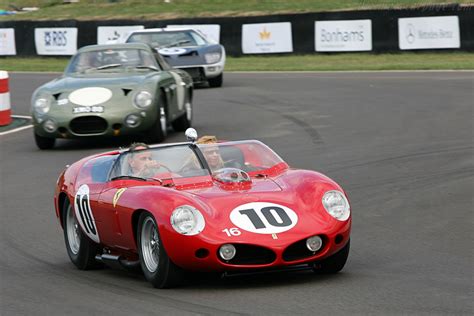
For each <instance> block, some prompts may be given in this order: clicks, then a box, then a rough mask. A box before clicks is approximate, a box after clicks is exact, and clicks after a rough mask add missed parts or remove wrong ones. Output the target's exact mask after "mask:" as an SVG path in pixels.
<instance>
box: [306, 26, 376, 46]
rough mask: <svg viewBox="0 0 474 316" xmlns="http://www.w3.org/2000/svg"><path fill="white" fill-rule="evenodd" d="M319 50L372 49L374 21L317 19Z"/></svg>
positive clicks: (316, 39) (316, 35)
mask: <svg viewBox="0 0 474 316" xmlns="http://www.w3.org/2000/svg"><path fill="white" fill-rule="evenodd" d="M314 28H315V39H314V44H315V50H316V51H317V52H349V51H352V52H354V51H371V50H372V21H371V20H346V21H316V22H315V23H314Z"/></svg>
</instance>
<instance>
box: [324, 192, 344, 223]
mask: <svg viewBox="0 0 474 316" xmlns="http://www.w3.org/2000/svg"><path fill="white" fill-rule="evenodd" d="M322 202H323V206H324V208H325V209H326V211H327V212H328V213H329V215H331V216H332V217H334V218H335V219H337V220H339V221H345V220H347V219H348V218H349V216H350V215H351V208H350V206H349V202H348V201H347V198H346V196H345V195H344V194H343V193H342V192H340V191H335V190H333V191H327V192H326V193H324V195H323V198H322Z"/></svg>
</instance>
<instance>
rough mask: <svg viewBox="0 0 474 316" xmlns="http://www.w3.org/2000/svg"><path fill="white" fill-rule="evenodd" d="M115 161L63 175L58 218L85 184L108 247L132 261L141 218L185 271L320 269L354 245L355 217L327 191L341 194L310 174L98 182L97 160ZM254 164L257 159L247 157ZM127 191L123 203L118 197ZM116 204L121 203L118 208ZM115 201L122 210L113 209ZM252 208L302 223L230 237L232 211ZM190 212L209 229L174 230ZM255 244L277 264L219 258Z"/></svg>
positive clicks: (78, 166)
mask: <svg viewBox="0 0 474 316" xmlns="http://www.w3.org/2000/svg"><path fill="white" fill-rule="evenodd" d="M114 155H115V156H116V155H119V152H109V153H105V154H101V155H95V156H91V157H88V158H84V159H82V160H80V161H78V162H76V163H74V164H73V165H71V166H70V167H68V168H67V169H66V170H65V171H64V172H63V173H62V174H61V176H60V178H59V180H58V184H57V188H56V192H55V207H56V215H57V217H58V219H59V220H60V222H61V223H62V220H61V216H60V214H61V210H62V207H63V202H64V199H65V198H67V199H69V201H70V203H71V204H72V205H74V204H73V202H74V197H75V194H76V192H77V190H78V189H79V187H80V186H81V185H84V184H87V185H88V186H89V190H90V208H91V210H92V213H93V217H94V219H95V224H96V227H97V231H98V234H99V238H100V244H101V246H102V247H104V248H107V249H108V250H110V252H111V253H114V254H118V255H121V256H123V257H124V258H126V259H129V260H137V258H138V256H137V244H136V227H137V220H138V216H139V213H140V212H143V211H148V212H150V213H151V214H153V216H154V217H155V219H156V221H157V223H158V226H159V231H160V235H161V239H162V242H163V245H164V247H165V250H166V252H167V254H168V256H169V257H170V259H171V260H172V261H173V262H174V263H175V264H176V265H178V266H180V267H182V268H184V269H187V270H196V271H235V270H240V269H245V270H247V269H259V268H270V267H282V266H291V265H296V264H301V263H310V262H315V261H318V260H320V259H324V258H326V257H329V256H331V255H333V254H334V253H336V252H338V251H339V250H341V249H342V248H343V247H344V246H345V245H346V244H347V242H348V241H349V237H350V230H351V221H352V220H351V217H349V219H348V220H346V221H338V220H336V219H334V218H333V217H332V216H331V215H329V214H328V213H327V212H326V210H325V209H324V207H323V205H322V202H321V198H322V196H323V194H324V193H325V192H326V191H329V190H339V191H341V192H344V191H343V190H342V188H341V187H340V186H339V185H338V184H336V183H335V182H334V181H333V180H331V179H329V178H328V177H326V176H324V175H322V174H320V173H317V172H314V171H308V170H296V169H290V168H289V167H288V165H287V164H286V163H283V162H282V163H279V164H278V165H275V166H274V167H273V168H271V169H267V170H265V172H259V173H258V174H252V173H251V172H250V173H249V174H250V176H251V182H250V183H245V184H239V185H235V184H225V183H222V182H219V181H216V180H215V179H214V178H213V177H211V176H199V177H192V178H181V179H174V186H172V187H170V186H168V185H167V183H166V182H165V183H160V182H157V181H147V182H144V181H137V180H132V179H124V180H114V181H102V182H95V181H94V180H93V179H92V178H91V176H90V171H88V170H87V169H88V168H89V169H90V167H89V166H88V162H89V161H91V160H94V159H97V158H98V157H99V158H100V157H104V156H114ZM246 156H247V157H246V159H247V160H248V161H252V160H258V157H252V156H251V153H246ZM118 190H122V191H124V192H121V195H119V197H118V199H117V195H118V194H117V191H118ZM114 199H115V201H114ZM114 202H115V205H114ZM251 202H271V203H276V204H277V205H282V206H285V207H288V208H290V209H291V210H293V211H294V212H295V213H296V214H297V216H298V221H297V223H296V225H295V226H294V227H292V228H291V229H289V230H287V231H285V232H282V233H278V234H257V233H253V232H250V231H246V230H243V229H238V231H239V232H240V234H238V235H236V236H234V235H232V234H229V233H228V232H229V231H230V230H231V229H234V232H235V230H236V229H235V227H236V225H235V224H234V223H233V222H232V221H231V219H230V217H229V216H230V212H231V211H232V210H234V209H235V208H236V207H238V206H239V205H243V204H246V203H251ZM184 204H186V205H191V206H194V207H195V208H197V209H198V210H199V211H200V212H201V213H202V214H203V216H204V219H205V228H204V230H203V231H202V232H201V233H199V234H197V235H194V236H187V235H181V234H179V233H177V232H176V231H175V230H174V228H173V227H172V225H171V223H170V216H171V214H172V212H173V210H174V209H175V208H177V207H178V206H181V205H184ZM314 235H319V236H321V237H322V238H323V241H324V244H323V247H322V249H321V250H319V251H318V252H316V253H315V254H311V255H309V256H305V257H304V258H298V259H290V260H288V259H286V260H285V259H284V258H283V253H284V251H285V249H287V248H288V247H289V246H290V245H292V244H294V243H296V242H298V241H301V240H305V239H306V238H308V237H311V236H314ZM227 243H232V244H234V245H235V244H246V245H256V246H261V247H263V248H266V249H269V250H270V251H272V252H273V253H274V254H275V255H276V258H275V259H274V260H273V261H272V262H270V263H268V262H267V263H263V264H261V263H254V264H245V263H239V264H232V263H229V262H224V261H223V260H222V259H220V258H219V255H218V249H219V247H220V246H221V245H223V244H227Z"/></svg>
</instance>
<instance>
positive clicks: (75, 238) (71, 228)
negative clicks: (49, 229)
mask: <svg viewBox="0 0 474 316" xmlns="http://www.w3.org/2000/svg"><path fill="white" fill-rule="evenodd" d="M63 227H64V241H65V242H66V249H67V254H68V255H69V258H70V259H71V262H72V263H74V265H75V266H76V267H77V268H78V269H80V270H89V269H93V268H97V267H100V266H101V265H100V263H99V262H97V261H96V260H95V256H96V254H97V253H98V251H99V245H97V244H96V243H95V242H93V241H91V240H90V239H89V238H87V237H86V236H85V235H84V233H83V232H82V230H81V227H80V226H79V223H78V221H77V219H76V216H74V210H73V208H72V206H71V204H70V203H69V200H68V199H66V201H65V202H64V207H63Z"/></svg>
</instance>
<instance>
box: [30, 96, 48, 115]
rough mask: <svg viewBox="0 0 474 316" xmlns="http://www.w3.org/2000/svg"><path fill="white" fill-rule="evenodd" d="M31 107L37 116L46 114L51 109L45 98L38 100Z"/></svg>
mask: <svg viewBox="0 0 474 316" xmlns="http://www.w3.org/2000/svg"><path fill="white" fill-rule="evenodd" d="M33 107H34V109H35V111H36V113H38V114H46V113H48V112H49V109H50V108H51V102H50V101H49V99H46V98H38V99H36V100H35V102H34V103H33Z"/></svg>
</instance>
